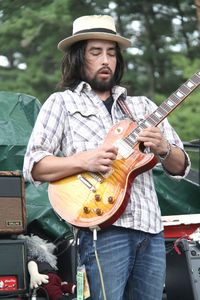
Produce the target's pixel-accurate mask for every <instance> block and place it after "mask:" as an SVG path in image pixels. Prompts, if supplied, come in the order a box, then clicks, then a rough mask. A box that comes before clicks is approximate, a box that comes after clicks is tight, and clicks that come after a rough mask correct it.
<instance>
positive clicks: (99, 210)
mask: <svg viewBox="0 0 200 300" xmlns="http://www.w3.org/2000/svg"><path fill="white" fill-rule="evenodd" d="M96 214H97V216H102V215H103V211H102V210H101V209H100V208H97V209H96Z"/></svg>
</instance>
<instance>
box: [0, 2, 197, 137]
mask: <svg viewBox="0 0 200 300" xmlns="http://www.w3.org/2000/svg"><path fill="white" fill-rule="evenodd" d="M198 3H199V0H195V3H194V2H193V1H192V0H184V1H183V0H175V1H174V0H168V1H163V0H156V1H153V0H134V1H133V0H127V1H123V0H115V1H107V0H101V1H100V0H41V1H25V0H7V1H1V11H0V25H1V26H0V44H1V53H0V55H2V56H4V57H5V58H6V59H7V61H8V64H7V66H1V65H0V90H8V91H16V92H23V93H27V94H31V95H34V96H35V97H36V98H38V99H40V101H41V102H43V101H45V99H46V98H47V97H48V95H49V94H50V93H52V92H53V91H55V90H56V89H57V83H58V82H59V80H60V60H61V58H62V53H61V52H60V51H58V50H57V44H58V42H59V41H60V40H61V39H63V38H65V37H67V36H70V35H71V31H72V21H73V20H74V19H75V18H77V17H79V16H81V15H85V14H111V15H112V16H113V17H114V18H115V20H116V24H117V29H118V32H119V33H120V34H122V35H123V36H126V37H128V38H130V39H131V40H132V44H133V47H132V48H131V49H129V50H128V51H126V52H124V57H125V63H126V72H125V76H124V79H123V82H122V84H123V85H125V86H126V87H127V88H128V90H129V94H133V95H146V96H148V97H149V98H151V99H153V100H154V101H155V102H156V103H158V104H159V103H161V102H162V101H164V99H165V98H166V97H167V96H169V95H170V94H171V93H172V92H173V91H175V90H176V89H177V88H178V87H179V86H180V85H181V84H182V83H183V82H184V81H185V80H186V79H187V78H188V77H190V76H191V75H192V74H193V73H194V72H195V71H196V68H198V66H199V58H198V57H199V34H198V35H197V32H198V29H199V27H198V24H199V23H198V22H197V16H198V12H199V10H198V9H199V6H198ZM13 7H14V8H15V9H13ZM183 61H184V63H183ZM192 99H193V98H192ZM193 101H194V102H195V103H197V101H199V99H198V96H197V94H195V96H194V100H193ZM184 107H185V105H183V110H182V109H181V110H180V114H181V113H183V114H185V113H184ZM188 113H189V111H188ZM175 114H176V113H175ZM190 114H191V111H190ZM185 115H186V114H185ZM190 117H191V116H190V115H188V116H187V121H185V126H187V124H188V122H190V121H189V119H190ZM173 120H174V119H173ZM188 125H189V124H188ZM177 126H179V125H178V124H177ZM196 127H198V126H196ZM188 128H190V126H188ZM178 129H179V128H178ZM193 131H194V129H192V128H191V132H193ZM181 132H184V134H183V136H182V138H183V139H188V138H190V137H191V136H192V135H193V134H195V135H196V132H193V133H191V134H189V133H188V131H184V130H182V127H181ZM194 138H196V136H194Z"/></svg>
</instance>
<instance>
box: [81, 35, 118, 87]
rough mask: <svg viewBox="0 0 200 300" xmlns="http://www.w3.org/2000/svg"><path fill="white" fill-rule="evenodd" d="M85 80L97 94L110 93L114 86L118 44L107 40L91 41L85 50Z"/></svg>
mask: <svg viewBox="0 0 200 300" xmlns="http://www.w3.org/2000/svg"><path fill="white" fill-rule="evenodd" d="M85 61H86V63H85V68H84V72H85V78H84V80H86V81H87V82H88V83H89V84H90V85H91V87H92V88H93V89H94V90H95V91H96V92H106V91H110V90H111V88H112V87H113V86H114V84H115V83H114V79H113V75H114V73H115V69H116V64H117V58H116V43H115V42H111V41H106V40H89V41H88V42H87V46H86V50H85Z"/></svg>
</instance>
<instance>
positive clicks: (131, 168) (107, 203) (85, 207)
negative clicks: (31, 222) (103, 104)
mask: <svg viewBox="0 0 200 300" xmlns="http://www.w3.org/2000/svg"><path fill="white" fill-rule="evenodd" d="M135 127H136V124H135V123H134V122H132V121H130V120H123V121H121V122H119V123H117V124H116V125H114V126H113V127H112V128H111V129H110V131H109V133H108V135H107V136H106V138H105V141H104V143H109V144H110V143H111V144H115V143H116V142H117V141H118V140H121V139H123V138H125V137H126V136H128V134H129V133H130V132H132V131H133V129H134V128H135ZM132 149H133V153H131V155H129V157H127V158H124V157H119V158H117V159H116V160H115V161H114V163H113V165H112V169H113V170H112V172H111V174H109V175H107V176H102V175H101V174H96V173H95V174H93V173H90V172H84V173H81V174H77V175H73V176H70V177H67V178H64V179H62V180H58V181H54V182H51V183H50V184H49V188H48V193H49V200H50V203H51V205H52V207H53V209H54V210H55V211H56V212H57V214H58V215H59V216H60V217H61V218H62V219H63V220H65V221H67V222H68V223H70V224H72V225H75V226H77V227H88V228H92V227H96V226H99V227H100V228H104V227H106V226H108V225H111V224H113V223H114V222H115V221H116V220H117V219H118V218H119V216H120V215H121V214H122V213H123V211H124V210H125V208H126V206H127V203H128V199H129V191H130V188H131V184H132V182H133V180H134V178H135V177H136V176H137V175H138V174H140V173H142V172H144V171H146V170H149V169H150V168H152V167H153V166H154V165H155V164H156V161H157V160H156V158H155V156H154V155H153V154H152V153H150V154H144V153H142V152H141V151H140V150H139V145H138V144H137V143H136V144H135V146H134V147H133V148H132Z"/></svg>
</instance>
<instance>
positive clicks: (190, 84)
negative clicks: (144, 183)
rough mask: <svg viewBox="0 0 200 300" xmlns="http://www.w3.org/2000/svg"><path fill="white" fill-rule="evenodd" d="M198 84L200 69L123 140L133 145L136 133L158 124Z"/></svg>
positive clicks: (199, 82) (199, 81)
mask: <svg viewBox="0 0 200 300" xmlns="http://www.w3.org/2000/svg"><path fill="white" fill-rule="evenodd" d="M199 84H200V71H197V72H196V73H195V74H194V75H193V76H192V77H191V78H190V79H188V80H187V81H186V82H185V83H183V84H182V85H181V86H180V88H179V89H178V90H176V91H175V92H174V93H173V94H171V95H170V96H169V97H168V98H167V99H166V100H165V101H164V102H163V103H162V104H161V105H160V106H159V107H158V108H157V109H156V110H155V111H154V112H153V113H152V114H150V115H149V116H148V117H147V119H145V120H143V121H142V122H141V123H140V124H139V126H138V127H136V128H135V129H134V130H133V131H132V132H131V133H130V134H129V135H128V136H127V137H126V138H125V139H124V140H125V142H127V143H128V145H129V146H131V147H133V146H134V144H135V142H136V139H137V136H138V134H139V133H140V132H141V131H142V130H143V129H145V128H147V127H151V126H158V125H159V124H160V123H161V122H162V121H163V120H164V119H165V118H166V117H167V116H168V115H169V114H170V113H171V112H172V111H173V110H174V109H175V108H176V107H177V106H178V105H179V104H181V103H182V102H183V101H184V100H185V99H186V97H187V96H189V95H190V94H191V93H192V92H193V91H194V90H195V89H196V88H197V87H198V86H199Z"/></svg>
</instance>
